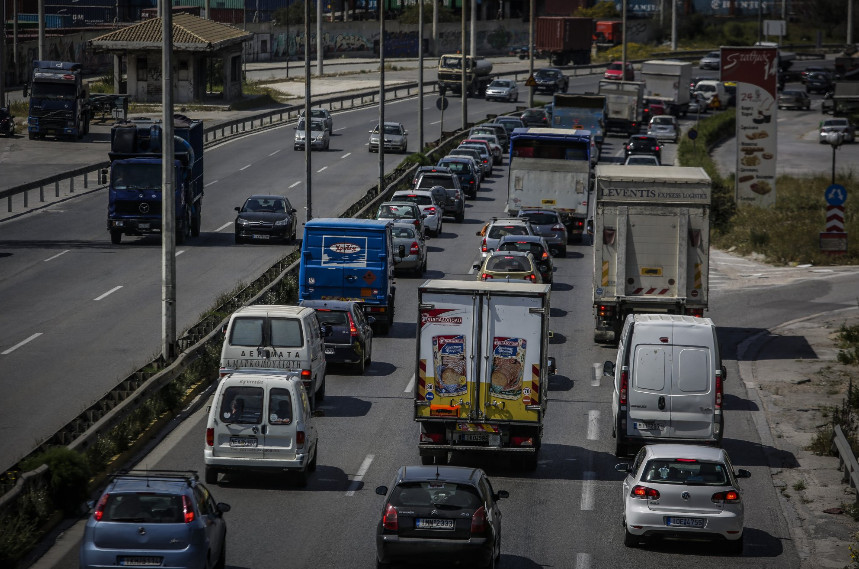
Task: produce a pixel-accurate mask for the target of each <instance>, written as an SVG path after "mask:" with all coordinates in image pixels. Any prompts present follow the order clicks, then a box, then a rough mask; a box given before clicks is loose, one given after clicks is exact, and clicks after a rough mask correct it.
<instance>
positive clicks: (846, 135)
mask: <svg viewBox="0 0 859 569" xmlns="http://www.w3.org/2000/svg"><path fill="white" fill-rule="evenodd" d="M836 132H840V133H841V136H842V141H843V142H853V140H854V139H855V138H856V128H855V127H854V126H853V125H852V124H850V121H849V120H847V119H826V120H823V121H820V135H819V140H820V144H826V143H828V142H829V135H830V134H831V133H836Z"/></svg>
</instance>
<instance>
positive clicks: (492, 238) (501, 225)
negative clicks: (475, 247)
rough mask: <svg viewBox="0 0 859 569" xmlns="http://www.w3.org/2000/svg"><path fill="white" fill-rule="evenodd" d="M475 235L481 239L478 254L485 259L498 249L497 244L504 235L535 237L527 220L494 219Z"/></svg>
mask: <svg viewBox="0 0 859 569" xmlns="http://www.w3.org/2000/svg"><path fill="white" fill-rule="evenodd" d="M477 235H478V236H480V237H483V241H481V243H480V254H481V256H482V257H486V256H487V255H489V254H491V253H492V252H493V251H495V250H496V249H497V248H498V242H499V241H501V238H502V237H504V236H505V235H536V233H535V232H534V228H533V227H531V224H530V223H529V222H528V220H527V219H522V218H517V217H506V218H501V219H499V218H497V217H494V218H492V220H491V221H490V222H489V223H487V224H486V225H484V226H483V228H482V229H481V230H480V231H478V232H477Z"/></svg>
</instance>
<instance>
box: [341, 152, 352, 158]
mask: <svg viewBox="0 0 859 569" xmlns="http://www.w3.org/2000/svg"><path fill="white" fill-rule="evenodd" d="M350 156H352V153H351V152H347V153H346V154H344V155H343V156H341V157H340V158H349V157H350Z"/></svg>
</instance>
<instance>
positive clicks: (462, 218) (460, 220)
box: [456, 212, 465, 223]
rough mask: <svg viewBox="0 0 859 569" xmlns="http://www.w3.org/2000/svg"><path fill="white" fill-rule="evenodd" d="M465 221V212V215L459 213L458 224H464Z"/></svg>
mask: <svg viewBox="0 0 859 569" xmlns="http://www.w3.org/2000/svg"><path fill="white" fill-rule="evenodd" d="M464 219H465V213H464V212H463V213H458V214H456V221H457V223H462V221H463V220H464Z"/></svg>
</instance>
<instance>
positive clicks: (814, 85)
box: [805, 72, 832, 93]
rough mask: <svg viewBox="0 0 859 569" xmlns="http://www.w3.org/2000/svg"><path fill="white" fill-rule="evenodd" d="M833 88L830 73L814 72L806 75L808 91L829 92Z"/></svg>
mask: <svg viewBox="0 0 859 569" xmlns="http://www.w3.org/2000/svg"><path fill="white" fill-rule="evenodd" d="M831 90H832V79H831V78H830V77H829V74H828V73H821V72H814V73H809V74H808V75H806V77H805V92H806V93H828V92H829V91H831Z"/></svg>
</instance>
